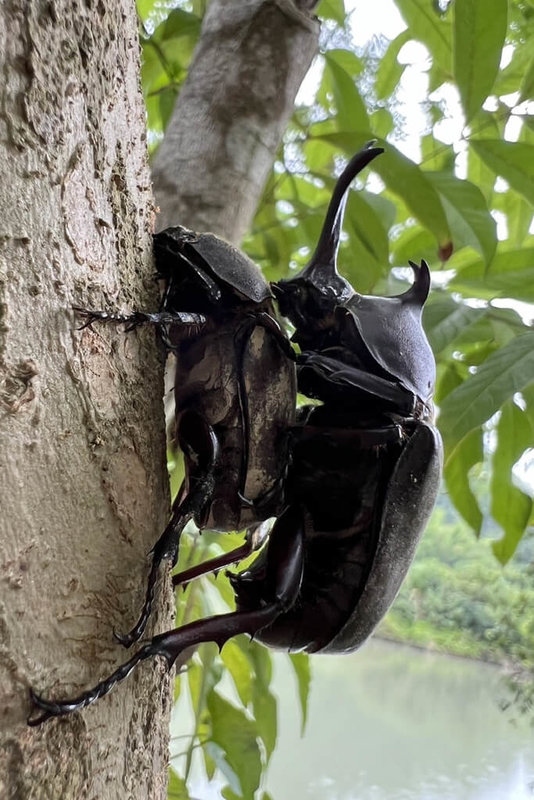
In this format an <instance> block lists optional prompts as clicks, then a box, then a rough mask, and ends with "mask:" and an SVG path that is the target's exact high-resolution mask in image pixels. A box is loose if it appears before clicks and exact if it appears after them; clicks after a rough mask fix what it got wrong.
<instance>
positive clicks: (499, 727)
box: [266, 640, 534, 800]
mask: <svg viewBox="0 0 534 800" xmlns="http://www.w3.org/2000/svg"><path fill="white" fill-rule="evenodd" d="M277 663H278V662H277ZM312 675H313V683H312V690H311V698H310V709H309V720H308V725H307V729H306V733H305V737H304V738H303V739H301V738H300V731H299V720H298V719H297V718H296V717H297V715H296V714H295V713H293V714H292V710H293V709H294V707H295V700H294V691H295V690H294V687H293V685H292V683H293V680H292V675H291V674H290V670H289V669H288V668H287V667H286V666H285V665H284V664H282V663H281V662H279V663H278V674H277V681H276V689H277V694H278V696H279V703H280V711H279V719H280V721H279V741H278V747H277V750H276V752H275V753H274V755H273V758H272V763H271V767H270V770H269V774H268V777H267V784H266V788H267V790H268V791H269V792H270V793H271V794H272V796H273V799H274V800H296V798H299V800H300V799H301V798H302V800H304V799H305V798H309V800H315V798H317V800H319V798H320V799H321V800H527V798H528V799H530V800H532V798H534V747H533V742H534V730H532V728H530V727H529V725H528V724H527V723H526V721H525V720H518V721H517V723H516V724H512V722H511V715H510V714H504V713H503V712H502V711H500V709H499V706H498V700H499V698H500V697H502V696H503V689H502V687H501V686H500V685H499V671H498V670H497V669H495V668H494V667H491V666H489V665H487V664H481V663H478V662H474V661H467V660H464V659H458V658H451V657H448V656H444V655H440V654H437V653H430V652H427V651H421V650H415V649H413V648H409V647H403V646H399V645H395V644H390V643H387V642H383V641H378V640H373V641H371V642H369V643H368V644H367V646H366V647H365V648H363V649H362V650H361V651H359V652H358V653H355V654H354V655H351V656H343V657H328V656H325V657H320V656H319V657H316V658H314V659H313V665H312Z"/></svg>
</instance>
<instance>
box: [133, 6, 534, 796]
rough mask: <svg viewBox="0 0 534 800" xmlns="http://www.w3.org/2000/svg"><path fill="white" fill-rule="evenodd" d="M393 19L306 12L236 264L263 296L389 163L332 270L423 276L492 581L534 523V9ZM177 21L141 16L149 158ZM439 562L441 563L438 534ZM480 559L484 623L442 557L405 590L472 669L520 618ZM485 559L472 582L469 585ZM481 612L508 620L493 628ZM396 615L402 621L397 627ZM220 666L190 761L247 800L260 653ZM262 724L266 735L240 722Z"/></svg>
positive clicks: (158, 130) (426, 12)
mask: <svg viewBox="0 0 534 800" xmlns="http://www.w3.org/2000/svg"><path fill="white" fill-rule="evenodd" d="M392 1H393V2H394V6H395V7H396V9H397V10H398V12H399V13H400V15H401V18H402V21H403V22H402V24H401V25H400V26H399V32H398V34H397V35H395V36H394V37H393V38H392V39H391V41H389V40H387V39H386V38H385V37H382V36H381V37H378V38H375V39H373V40H372V41H370V42H368V43H367V44H366V45H365V46H363V47H356V46H355V45H354V43H353V29H352V27H351V24H352V22H354V23H355V25H356V26H357V24H358V19H357V18H356V19H355V20H351V15H350V14H349V13H348V12H347V10H346V7H348V6H349V1H348V0H347V2H345V3H344V2H343V0H322V2H321V3H320V5H319V9H318V14H319V16H320V17H321V19H322V36H321V52H320V55H319V56H318V57H317V60H316V63H315V65H314V68H313V75H314V76H315V78H316V81H315V86H314V87H313V89H311V90H308V95H309V97H307V98H306V103H301V104H300V105H299V106H298V107H297V108H296V109H295V113H294V116H293V118H292V121H291V124H290V126H289V128H288V130H287V132H286V135H285V138H284V142H283V144H282V146H281V148H280V152H279V155H278V159H277V161H276V163H275V165H274V167H273V170H272V172H271V175H270V177H269V179H268V181H267V184H266V187H265V191H264V195H263V199H262V202H261V204H260V206H259V208H258V210H257V214H256V218H255V221H254V227H253V230H252V231H251V233H250V235H249V237H248V238H247V240H246V242H245V247H246V249H247V250H248V252H249V254H250V255H251V256H252V257H253V258H254V259H255V260H256V261H258V262H259V263H261V265H262V267H263V268H264V271H265V273H266V275H267V276H268V277H269V278H278V277H280V276H281V275H283V274H286V273H287V271H288V270H294V269H297V268H300V267H301V266H302V265H303V264H304V263H306V261H307V259H308V258H309V255H310V252H311V250H312V249H313V247H314V244H315V242H316V241H317V238H318V235H319V231H320V227H321V224H322V220H323V218H324V214H325V210H326V204H327V202H328V200H329V197H330V193H331V190H332V187H333V185H334V181H335V176H336V175H337V174H338V173H339V170H340V169H341V167H342V165H343V163H344V159H346V158H348V157H349V156H351V155H352V154H353V153H354V152H355V151H356V150H357V149H358V148H359V147H361V146H362V145H363V144H364V143H365V142H366V141H368V140H369V139H373V138H374V139H377V140H378V141H379V143H380V144H382V145H383V146H384V147H385V150H386V152H385V154H384V155H383V156H381V157H380V158H378V159H377V160H376V161H374V162H373V164H372V166H371V169H370V170H369V171H368V173H367V177H366V178H364V179H362V180H360V181H359V182H358V185H357V188H358V191H357V192H352V194H351V197H350V200H349V203H348V209H347V221H346V226H345V234H346V236H345V241H344V242H343V245H342V251H341V258H340V261H341V268H342V271H343V272H344V274H346V275H347V277H348V278H349V279H350V280H351V282H352V283H353V284H354V286H355V287H356V288H357V289H358V290H359V291H361V292H370V293H372V292H381V293H382V292H385V293H387V292H389V293H394V292H395V291H402V289H403V287H404V288H405V286H406V281H407V280H408V277H407V275H406V270H405V269H403V267H405V266H406V263H407V260H408V259H413V260H418V259H420V258H426V259H427V260H428V261H429V263H430V266H431V268H432V271H433V278H434V292H433V293H432V296H431V299H430V301H429V303H428V304H427V308H426V313H425V326H426V330H427V332H428V335H429V339H430V342H431V344H432V347H433V349H434V352H435V354H436V358H437V363H438V376H437V387H436V400H437V404H438V406H439V408H440V415H439V419H438V423H439V427H440V429H441V432H442V435H443V439H444V443H445V455H446V462H445V481H446V485H447V489H448V492H449V495H450V498H451V500H452V502H453V503H454V505H455V507H456V509H457V511H458V512H459V514H460V515H461V516H462V517H463V519H464V520H465V521H466V523H467V524H468V525H469V526H470V528H472V529H473V530H474V531H475V533H476V534H477V535H480V534H481V532H482V531H483V529H485V528H487V527H488V525H489V526H491V525H497V526H498V527H499V530H500V535H499V538H497V539H495V540H494V541H493V552H494V554H495V555H496V556H497V557H498V559H499V560H500V561H501V562H502V563H503V564H504V563H506V562H507V561H508V560H509V559H510V558H511V556H512V555H513V553H514V551H515V550H516V548H517V546H518V543H519V542H520V540H521V538H522V536H523V535H524V532H525V530H526V529H527V528H528V525H529V524H532V522H533V514H532V486H527V483H526V480H527V478H528V475H531V474H532V473H531V471H530V473H529V472H527V471H525V465H526V464H527V463H528V458H529V453H530V454H531V450H530V448H531V447H532V441H533V435H532V434H533V431H532V427H533V425H534V331H533V329H532V324H531V323H530V322H529V321H526V319H525V318H526V317H528V315H530V316H532V306H528V307H527V306H524V305H523V306H522V305H520V304H521V303H532V301H533V300H534V236H533V233H532V230H533V228H532V223H533V211H532V205H533V203H534V166H533V165H534V121H533V117H532V110H533V108H534V106H533V102H532V101H533V100H534V97H533V95H534V56H533V54H532V48H531V47H529V42H530V40H531V39H532V34H533V32H534V2H533V0H494V1H493V2H492V3H491V13H488V4H487V2H485V0H448V1H447V0H392ZM172 5H173V6H175V7H172V8H171V7H169V5H162V4H160V3H157V2H156V0H138V7H139V12H140V16H141V20H142V28H143V32H142V47H143V68H142V79H143V87H144V92H145V97H146V102H147V114H148V127H149V135H150V139H149V141H150V142H151V146H152V147H153V148H154V147H156V146H157V143H158V141H159V140H160V138H161V137H162V135H163V133H164V130H165V127H166V125H167V123H168V121H169V118H170V115H171V112H172V108H173V104H174V101H175V98H176V96H177V93H178V91H179V88H180V85H181V83H182V82H183V80H184V78H185V75H186V73H187V68H188V64H189V62H190V59H191V56H192V53H193V49H194V45H195V43H196V40H197V38H198V35H199V31H200V26H201V20H202V16H203V13H204V10H205V5H206V2H205V1H204V2H203V1H202V0H190V2H185V0H184V2H175V3H173V4H172ZM403 26H404V27H403ZM417 48H419V49H417ZM421 48H424V49H423V52H424V54H425V63H424V65H423V66H422V67H420V68H419V71H417V69H415V68H414V67H413V66H411V65H410V61H411V60H412V59H413V58H417V57H418V53H419V54H420V52H421ZM414 81H415V82H417V81H419V84H421V83H422V89H421V90H420V93H421V102H420V103H419V108H418V109H417V111H418V114H419V116H420V117H421V118H422V121H421V122H420V123H419V124H418V125H416V126H414V125H413V124H412V125H409V120H407V119H405V118H404V115H405V113H406V112H405V108H406V107H407V106H406V103H407V102H408V100H409V97H408V94H409V93H410V92H411V91H414V90H412V88H411V87H413V86H415V83H414ZM410 108H413V105H412V106H410ZM371 170H372V171H371ZM530 457H531V456H530ZM482 464H484V466H485V468H486V469H488V470H489V472H490V474H491V477H490V480H489V494H490V498H489V502H487V503H484V501H483V498H482V496H481V494H480V492H479V491H478V489H477V485H476V482H475V481H474V480H473V476H474V475H475V474H476V473H477V470H480V467H481V465H482ZM518 464H521V465H522V467H523V471H522V472H521V470H520V469H518ZM530 483H532V481H530ZM220 538H222V537H220ZM447 544H448V546H450V547H451V548H452V551H454V548H455V541H454V537H453V536H452V534H451V537H450V540H448V542H447ZM219 546H224V547H225V548H226V547H227V546H229V542H225V543H224V545H221V544H219ZM481 552H484V553H486V551H485V550H484V551H483V550H477V556H476V558H474V559H473V574H472V576H471V577H472V578H473V580H474V579H475V578H476V579H477V580H480V581H482V583H485V585H486V586H487V587H488V589H487V592H486V594H485V596H484V598H483V599H482V598H481V600H480V604H472V603H470V609H469V612H467V610H466V607H465V606H464V605H463V604H462V603H460V604H459V606H454V604H453V600H452V599H451V598H449V599H448V600H447V598H446V597H445V594H446V592H445V590H444V589H438V588H437V587H438V586H442V585H443V584H439V583H438V581H437V576H438V575H440V576H441V579H442V580H445V582H446V583H445V585H448V584H447V582H448V581H450V580H452V578H451V575H450V570H451V565H450V564H449V563H448V562H447V552H446V548H443V553H442V555H444V556H445V561H444V563H443V564H442V565H441V566H440V567H438V565H437V564H434V565H433V571H432V573H430V572H429V568H428V565H427V567H421V566H419V567H417V569H416V570H414V573H413V576H412V578H411V581H412V582H413V581H417V582H418V585H421V586H422V585H423V584H424V581H425V580H429V581H430V580H431V581H432V585H433V586H434V587H435V591H436V597H435V604H436V608H438V604H439V603H446V601H447V602H448V603H449V605H446V614H445V617H444V619H446V620H447V624H448V626H449V627H447V626H441V628H440V630H441V631H442V634H443V635H444V636H445V635H446V632H447V631H449V632H452V634H453V635H457V630H458V626H459V625H461V626H463V627H464V628H466V629H467V630H469V631H471V630H472V632H473V633H474V632H475V631H476V636H474V635H473V636H471V634H470V635H469V636H468V637H467V638H465V642H464V644H465V648H466V651H470V648H475V650H473V652H478V651H477V650H476V648H478V647H482V643H483V641H484V636H485V635H486V633H485V632H487V631H489V630H490V629H491V630H498V631H499V633H498V635H497V634H495V635H496V640H495V641H494V642H493V644H494V645H495V646H496V647H499V648H501V649H502V651H503V652H504V651H505V650H506V648H507V647H509V648H512V650H513V653H512V655H514V657H516V656H518V655H519V654H518V652H516V651H515V650H514V648H516V647H520V645H519V644H518V640H517V636H516V634H517V631H515V629H514V626H513V622H512V619H513V614H512V611H511V609H513V610H515V611H514V613H515V612H517V613H519V612H520V611H521V609H523V608H524V603H525V602H526V598H527V596H528V587H526V586H525V587H522V588H521V589H519V588H518V587H517V591H516V590H515V589H514V592H515V594H513V597H512V595H511V594H510V592H509V591H508V590H507V591H506V592H505V591H504V590H502V592H504V594H503V593H502V592H501V589H498V590H497V588H496V589H495V594H493V591H492V590H490V588H489V584H488V581H487V579H486V576H487V574H488V570H489V571H491V570H493V571H495V570H498V567H497V566H496V564H495V563H493V562H491V566H490V562H489V561H488V560H487V555H484V557H483V558H481V556H480V553H481ZM479 559H480V564H482V563H483V564H484V569H482V567H479V566H477V564H476V562H478V561H479ZM484 570H485V571H484ZM458 580H460V578H458ZM497 585H498V581H497V583H496V584H495V586H496V587H497ZM222 586H223V584H221V590H222V593H223V594H224V593H225V592H226V591H227V590H226V589H223V588H222ZM410 586H413V584H412V583H410V584H409V585H408V587H407V588H406V589H405V592H404V593H403V595H401V600H400V601H399V602H400V604H401V605H400V606H399V609H402V608H403V606H402V603H403V602H404V604H405V606H406V608H408V606H409V602H408V600H407V599H406V598H407V596H408V595H406V592H408V593H409V592H410V588H409V587H410ZM462 591H464V589H462ZM465 591H467V589H465ZM200 596H202V597H204V591H203V592H202V593H201V594H199V593H197V594H195V595H194V597H195V598H196V599H195V600H194V602H193V601H191V602H190V605H191V607H193V606H194V605H195V603H196V604H197V605H200V602H201V601H200V600H199V597H200ZM414 596H416V595H414ZM402 598H404V600H403V599H402ZM493 600H495V601H496V602H497V600H498V603H497V605H499V604H500V603H502V604H503V605H502V608H501V612H499V611H498V609H497V606H496V604H495V603H494V602H493ZM202 602H205V600H203V601H202ZM486 603H488V605H486ZM503 608H506V609H508V618H507V619H506V618H505V617H506V615H505V614H504V612H503V611H502V609H503ZM403 613H404V612H402V613H401V612H400V611H399V612H398V614H397V617H396V619H397V624H398V625H400V624H401V622H402V620H403V619H404V617H403V616H402V614H403ZM410 613H412V612H410ZM428 613H429V614H430V610H429V611H428ZM434 613H437V612H435V610H434V611H432V614H431V616H432V615H433V614H434ZM499 613H501V617H500V618H499V620H498V619H497V616H498V614H499ZM407 614H408V611H407V610H406V613H405V618H406V619H408V617H406V615H407ZM465 614H468V615H469V620H467V619H466V617H465ZM408 616H409V614H408ZM399 620H400V621H399ZM423 622H424V620H417V623H418V624H419V628H418V630H419V633H418V635H419V634H420V635H421V636H423V635H426V634H424V630H423V628H424V625H423ZM490 623H491V624H490ZM402 624H404V622H402ZM414 624H415V623H414ZM421 626H423V627H421ZM491 626H493V627H491ZM495 626H496V627H495ZM488 635H489V634H488ZM492 635H493V634H492ZM507 637H510V640H509V642H508V643H507ZM486 644H489V643H488V642H486ZM484 646H485V644H484ZM231 649H232V651H233V653H234V656H235V663H234V661H233V660H232V659H230V658H229V657H227V656H226V655H224V657H225V660H226V662H227V665H228V668H229V671H230V674H231V675H232V679H233V681H234V689H235V693H236V696H235V697H234V700H235V704H234V705H232V706H231V707H230V706H229V702H230V701H229V700H228V697H227V696H226V695H223V694H219V693H218V690H217V688H216V687H217V686H218V685H219V682H220V674H219V672H218V669H219V667H218V666H217V665H218V663H219V662H218V661H217V659H215V658H213V653H211V652H210V653H208V655H206V653H204V654H201V655H199V656H197V658H199V659H202V661H203V662H204V666H205V668H206V670H205V671H206V674H205V675H204V677H203V678H202V684H201V685H200V686H197V687H196V688H195V685H194V681H195V680H196V681H197V682H198V681H199V680H200V678H198V677H196V678H195V677H194V676H195V674H198V673H195V669H196V667H192V670H191V675H190V676H189V674H188V682H189V683H190V687H189V689H190V693H191V696H192V697H193V698H195V697H196V702H197V706H196V720H197V729H196V731H195V737H196V738H195V739H194V740H192V744H191V746H192V747H193V746H194V745H195V743H198V742H199V741H200V742H202V741H204V739H206V741H207V742H209V745H210V746H209V747H208V746H207V745H206V746H205V747H203V748H202V753H203V756H204V761H205V769H206V774H207V775H208V776H211V775H213V774H214V770H215V768H216V767H218V768H219V769H220V770H221V771H222V772H223V774H224V775H225V776H226V778H227V782H228V786H227V789H226V790H225V792H224V795H225V796H226V797H236V796H242V797H252V796H253V795H254V794H255V785H256V784H257V783H258V782H259V777H258V764H260V763H261V766H262V768H263V767H264V766H265V765H266V764H267V763H268V758H269V754H270V748H271V746H272V743H273V738H274V735H275V734H274V730H275V722H274V717H273V706H272V704H271V703H270V701H269V700H267V701H266V702H265V704H264V706H265V707H264V708H262V709H260V708H259V706H258V704H257V702H256V705H255V700H254V697H255V696H257V693H258V691H259V688H258V687H260V686H262V687H263V690H265V691H266V692H267V694H266V697H269V695H268V686H269V681H268V671H267V672H266V671H265V670H264V671H263V673H262V675H263V677H262V679H260V678H259V676H258V674H257V673H254V674H249V673H248V672H247V670H246V669H243V671H242V673H239V664H242V665H243V667H245V664H246V663H247V662H249V663H250V662H251V661H254V659H255V658H263V657H264V656H263V655H262V656H253V655H252V653H255V652H256V649H255V648H253V649H249V646H248V645H247V646H246V647H245V646H244V645H243V642H240V641H238V642H236V643H235V644H234V645H233V646H232V648H231ZM297 663H298V664H299V669H300V672H299V674H300V687H301V692H302V694H301V697H302V699H303V708H304V709H305V705H306V702H305V698H306V692H307V678H306V675H305V671H304V670H305V667H304V662H303V661H301V662H300V663H299V662H297V661H296V662H295V664H297ZM230 664H231V665H230ZM232 670H233V671H232ZM245 673H246V674H245ZM239 675H241V677H239ZM261 680H263V684H261ZM257 681H260V683H257ZM182 683H185V680H184V679H182ZM225 703H226V705H224V704H225ZM237 703H239V707H238V705H237ZM222 709H224V711H225V713H227V714H228V715H231V716H232V718H233V719H234V718H235V724H236V725H237V726H238V728H239V730H241V732H242V733H243V735H245V733H246V736H247V737H249V738H250V739H251V740H252V739H253V740H254V741H255V742H256V745H251V752H250V756H251V763H252V766H251V767H250V771H249V768H248V767H247V770H246V771H245V772H243V774H241V770H242V769H244V767H243V764H240V763H238V762H237V760H236V758H237V756H236V750H237V749H239V748H235V746H234V743H233V742H232V741H231V740H230V739H228V740H223V730H222V728H221V727H218V725H217V722H216V719H217V714H218V713H221V710H222ZM210 710H211V712H212V715H213V714H215V717H213V716H212V717H210ZM256 714H260V717H261V719H260V720H258V719H256V721H255V722H254V721H253V717H254V716H255V715H256ZM262 715H263V716H262ZM227 735H228V734H227ZM236 735H241V733H236ZM203 737H204V738H203ZM188 763H190V758H189V761H188ZM180 786H181V784H180ZM181 791H182V788H180V787H178V788H177V789H176V792H177V794H176V796H179V797H181V796H186V795H185V794H180V792H181ZM185 791H186V789H185V788H183V792H185Z"/></svg>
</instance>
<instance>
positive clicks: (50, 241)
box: [0, 0, 172, 800]
mask: <svg viewBox="0 0 534 800" xmlns="http://www.w3.org/2000/svg"><path fill="white" fill-rule="evenodd" d="M0 69H1V75H2V78H1V82H0V93H1V103H2V104H1V110H0V174H1V175H2V179H1V181H0V474H1V476H2V489H1V494H0V505H1V512H0V717H1V723H0V798H2V800H4V799H5V798H10V800H28V798H32V799H33V798H50V799H51V800H60V799H61V800H69V798H76V800H80V798H92V799H93V798H94V800H107V799H108V798H110V799H111V798H112V800H125V799H128V798H132V799H133V798H149V799H150V800H160V799H161V798H163V797H165V795H166V779H167V762H168V719H169V711H170V704H171V693H170V684H169V678H168V676H167V674H166V673H165V671H164V669H163V665H161V664H153V663H152V664H147V665H146V666H145V667H142V668H140V669H139V670H138V671H137V672H136V673H135V674H134V675H133V676H132V677H130V678H129V679H128V680H127V681H126V682H125V683H123V684H122V685H121V686H120V687H118V688H117V689H115V690H114V691H113V692H112V693H111V694H110V695H109V696H108V697H106V698H103V699H102V700H100V701H99V702H98V703H96V704H95V705H94V706H93V707H91V708H88V709H86V710H85V711H84V712H82V713H80V714H75V715H72V716H70V717H65V718H62V719H59V720H50V721H48V722H47V723H46V724H44V725H43V726H42V727H39V728H32V729H30V728H28V727H26V724H25V719H26V716H27V714H28V712H29V710H30V703H29V698H28V688H29V686H33V687H34V688H35V689H36V690H38V691H39V692H41V693H43V694H44V695H45V696H47V697H51V698H59V699H61V698H63V697H65V696H67V697H68V696H70V695H72V694H73V693H77V692H79V691H81V690H83V689H85V688H88V687H89V686H91V685H93V684H94V683H95V682H96V681H98V680H99V679H101V678H103V677H104V676H106V675H107V674H108V673H109V672H110V671H112V670H113V669H115V667H116V666H118V665H119V664H120V663H122V662H123V661H125V660H126V658H127V656H126V653H125V651H124V650H123V649H122V648H121V647H120V646H119V645H118V644H116V643H114V642H113V640H112V630H113V629H117V630H119V631H121V630H125V629H128V628H129V627H130V626H131V624H132V623H133V622H134V621H135V619H136V614H137V612H138V611H139V609H140V606H141V602H142V596H143V593H144V582H145V578H146V574H147V571H148V561H147V552H148V551H149V549H150V548H151V546H152V545H153V544H154V542H155V541H156V539H157V537H158V535H159V533H160V532H161V530H162V529H163V527H164V525H165V522H166V518H167V513H168V488H167V486H168V483H167V477H166V473H165V464H164V453H165V441H164V421H163V413H162V403H161V399H162V394H163V384H162V374H163V359H162V357H161V353H160V350H159V348H158V346H157V343H156V341H155V338H154V334H153V331H150V330H138V331H135V332H133V333H130V334H128V335H124V334H123V333H122V331H119V330H116V329H113V326H108V327H105V326H100V327H98V328H96V326H95V330H92V329H90V328H88V329H86V330H84V331H83V332H81V331H78V330H77V326H78V324H79V323H78V322H77V320H76V319H75V316H74V314H73V312H72V311H71V310H70V309H71V306H72V305H80V306H86V307H89V308H106V309H117V308H118V309H121V310H126V309H132V308H149V309H150V308H154V307H155V304H156V302H157V290H156V287H155V285H154V282H153V280H152V272H153V265H152V262H151V255H150V253H151V248H150V233H151V229H152V226H153V205H152V197H151V189H150V179H149V173H148V170H147V164H146V146H145V121H144V109H143V104H142V99H141V96H140V93H139V84H138V80H139V52H138V37H137V20H136V15H135V4H134V2H133V0H98V1H96V0H95V2H93V0H32V2H27V0H6V2H5V3H3V4H2V5H0ZM163 584H164V586H163V587H162V590H161V593H160V595H159V597H160V602H159V604H158V605H159V607H160V611H159V614H157V615H156V620H155V623H154V627H156V628H157V629H158V630H164V629H166V628H168V627H169V621H170V613H171V605H172V604H171V595H170V586H169V583H168V582H167V585H166V586H165V582H164V581H163Z"/></svg>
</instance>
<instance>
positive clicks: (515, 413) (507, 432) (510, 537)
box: [491, 401, 532, 564]
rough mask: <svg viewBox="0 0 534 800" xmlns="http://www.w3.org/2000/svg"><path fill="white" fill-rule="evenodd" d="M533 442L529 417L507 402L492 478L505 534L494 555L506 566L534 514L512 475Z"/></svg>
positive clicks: (495, 511) (496, 515) (496, 508)
mask: <svg viewBox="0 0 534 800" xmlns="http://www.w3.org/2000/svg"><path fill="white" fill-rule="evenodd" d="M530 442H532V428H531V427H530V422H529V419H528V417H527V415H526V414H525V412H524V411H522V410H521V409H520V408H519V407H518V406H516V405H515V403H513V402H512V401H509V402H507V403H505V405H504V406H503V408H502V411H501V418H500V420H499V423H498V425H497V447H496V449H495V452H494V454H493V460H492V467H493V470H492V476H491V515H492V517H493V519H494V520H495V521H496V522H498V523H499V525H500V526H501V528H502V529H503V530H504V533H505V535H504V537H503V538H502V539H500V540H499V541H498V542H494V543H493V552H494V553H495V555H496V556H497V558H498V559H499V561H500V562H501V563H502V564H505V563H506V562H507V561H508V560H509V559H510V558H511V557H512V555H513V554H514V552H515V549H516V547H517V545H518V543H519V541H520V539H521V537H522V535H523V533H524V531H525V527H526V526H527V524H528V520H529V517H530V513H531V511H532V499H531V498H530V497H528V496H527V495H526V494H525V493H524V492H522V491H521V490H520V489H519V488H518V487H517V486H516V485H515V484H514V479H513V474H512V468H513V466H514V464H515V463H516V461H518V459H519V458H520V457H521V456H522V454H523V451H524V450H525V446H526V445H527V444H528V443H530Z"/></svg>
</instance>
